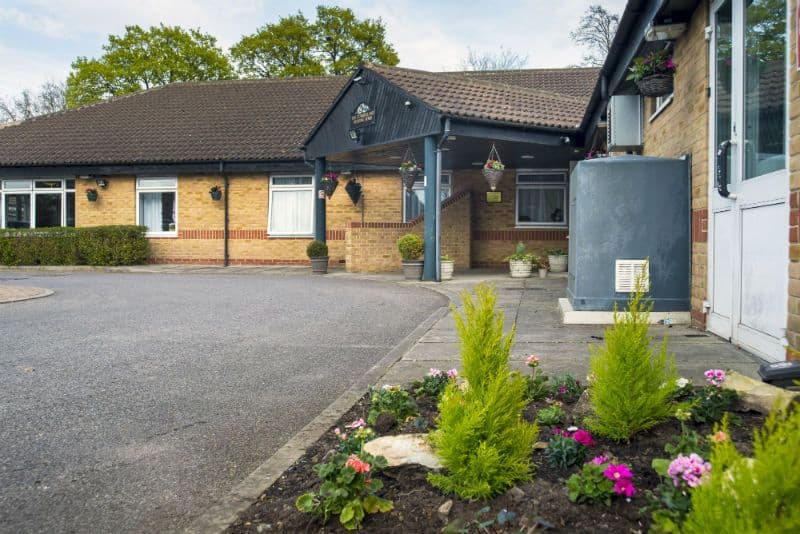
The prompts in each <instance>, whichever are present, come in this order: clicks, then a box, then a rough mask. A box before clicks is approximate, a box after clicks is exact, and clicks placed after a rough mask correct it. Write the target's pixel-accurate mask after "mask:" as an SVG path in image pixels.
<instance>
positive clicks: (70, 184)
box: [67, 180, 75, 189]
mask: <svg viewBox="0 0 800 534" xmlns="http://www.w3.org/2000/svg"><path fill="white" fill-rule="evenodd" d="M67 189H75V180H67Z"/></svg>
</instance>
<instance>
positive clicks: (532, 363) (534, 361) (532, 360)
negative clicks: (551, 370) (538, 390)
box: [525, 354, 539, 368]
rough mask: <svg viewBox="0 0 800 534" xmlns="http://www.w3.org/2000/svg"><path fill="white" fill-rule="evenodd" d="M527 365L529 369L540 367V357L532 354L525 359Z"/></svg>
mask: <svg viewBox="0 0 800 534" xmlns="http://www.w3.org/2000/svg"><path fill="white" fill-rule="evenodd" d="M525 365H527V366H528V367H534V368H535V367H539V357H538V356H534V355H533V354H531V355H530V356H528V357H527V358H526V359H525Z"/></svg>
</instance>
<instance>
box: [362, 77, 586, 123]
mask: <svg viewBox="0 0 800 534" xmlns="http://www.w3.org/2000/svg"><path fill="white" fill-rule="evenodd" d="M365 68H367V69H369V70H371V71H373V72H375V73H377V74H379V75H380V76H382V77H383V78H385V79H386V80H388V81H389V82H391V83H393V84H395V85H397V86H398V87H400V88H401V89H403V90H404V91H406V92H407V93H409V94H411V95H414V96H416V97H417V98H419V99H420V100H422V101H423V102H425V103H426V104H428V105H429V106H431V107H432V108H435V109H437V110H439V111H441V112H442V113H445V114H448V115H452V116H454V117H463V118H468V119H479V120H487V121H496V122H502V123H510V124H518V125H520V126H530V127H539V128H560V129H570V130H574V129H576V128H578V127H580V124H581V121H582V120H583V117H584V114H585V112H586V105H587V104H588V101H589V98H588V97H585V98H582V97H577V96H570V95H567V94H563V93H561V94H559V93H554V92H550V91H544V90H541V89H531V88H527V87H520V86H518V85H509V84H507V83H498V82H496V81H487V80H483V79H479V78H480V76H477V75H470V74H464V73H455V74H454V73H444V74H443V73H431V72H425V71H420V70H412V69H403V68H398V67H386V66H383V65H371V64H368V65H365ZM592 88H594V83H592Z"/></svg>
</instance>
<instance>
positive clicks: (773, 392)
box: [724, 371, 798, 415]
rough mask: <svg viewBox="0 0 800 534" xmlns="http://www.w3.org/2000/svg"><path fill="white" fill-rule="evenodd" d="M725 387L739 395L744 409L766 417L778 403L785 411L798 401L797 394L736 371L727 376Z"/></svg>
mask: <svg viewBox="0 0 800 534" xmlns="http://www.w3.org/2000/svg"><path fill="white" fill-rule="evenodd" d="M724 387H726V388H728V389H733V390H735V391H736V392H737V393H738V394H739V402H740V403H741V405H742V407H743V408H744V409H746V410H753V411H756V412H759V413H762V414H765V415H766V414H769V413H770V412H771V411H772V409H773V408H774V407H775V403H776V402H778V406H779V407H780V409H781V410H783V409H785V408H786V407H787V406H789V404H790V403H791V402H792V400H797V399H798V394H797V393H793V392H791V391H788V390H785V389H782V388H779V387H776V386H773V385H771V384H766V383H764V382H761V381H759V380H754V379H752V378H750V377H748V376H744V375H742V374H739V373H737V372H735V371H732V372H730V373H728V374H727V376H726V378H725V386H724Z"/></svg>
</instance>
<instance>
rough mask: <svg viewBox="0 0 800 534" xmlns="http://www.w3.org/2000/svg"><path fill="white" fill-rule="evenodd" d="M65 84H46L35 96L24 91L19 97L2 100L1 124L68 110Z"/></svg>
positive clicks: (0, 110)
mask: <svg viewBox="0 0 800 534" xmlns="http://www.w3.org/2000/svg"><path fill="white" fill-rule="evenodd" d="M64 91H65V85H64V82H52V81H51V82H45V83H43V84H42V85H41V87H39V92H38V93H36V94H34V93H33V92H32V91H31V90H30V89H23V90H22V92H21V93H20V94H19V96H16V97H14V98H12V99H11V100H10V101H8V102H7V101H5V100H3V99H2V98H0V123H4V122H13V121H18V120H25V119H30V118H31V117H35V116H37V115H44V114H45V113H55V112H56V111H61V110H63V109H65V108H66V100H65V96H64Z"/></svg>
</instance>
